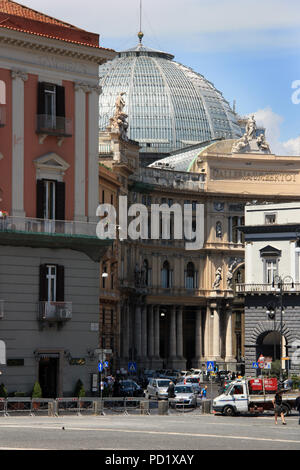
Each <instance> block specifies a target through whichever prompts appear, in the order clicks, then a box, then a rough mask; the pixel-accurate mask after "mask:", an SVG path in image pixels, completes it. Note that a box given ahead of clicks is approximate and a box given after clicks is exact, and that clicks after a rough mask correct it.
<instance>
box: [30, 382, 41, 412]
mask: <svg viewBox="0 0 300 470" xmlns="http://www.w3.org/2000/svg"><path fill="white" fill-rule="evenodd" d="M42 396H43V393H42V389H41V386H40V384H39V382H35V384H34V386H33V390H32V395H31V397H32V398H33V399H34V398H42ZM32 406H33V409H34V410H37V409H38V408H39V407H40V403H39V402H35V401H34V400H33V402H32Z"/></svg>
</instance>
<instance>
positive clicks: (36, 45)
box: [0, 29, 115, 65]
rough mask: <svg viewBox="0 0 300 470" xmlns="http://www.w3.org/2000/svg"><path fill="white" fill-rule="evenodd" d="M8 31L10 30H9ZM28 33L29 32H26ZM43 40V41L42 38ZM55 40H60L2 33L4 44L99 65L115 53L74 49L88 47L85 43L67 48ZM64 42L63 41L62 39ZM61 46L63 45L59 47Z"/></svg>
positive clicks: (1, 41) (1, 39) (0, 40)
mask: <svg viewBox="0 0 300 470" xmlns="http://www.w3.org/2000/svg"><path fill="white" fill-rule="evenodd" d="M2 32H4V31H3V30H1V29H0V33H2ZM7 32H8V31H7ZM11 32H12V33H15V34H16V33H19V34H20V35H21V34H22V35H24V34H26V33H22V32H20V31H11ZM26 35H27V34H26ZM28 35H29V33H28ZM30 39H32V40H30ZM41 39H42V40H43V41H42V40H41ZM45 40H46V41H51V43H52V44H51V45H50V43H49V44H45V42H44V41H45ZM53 41H55V42H56V43H57V42H59V40H58V39H49V38H46V37H43V38H30V37H26V40H25V38H24V37H23V38H20V39H19V38H16V37H12V36H4V35H3V36H2V35H0V43H4V44H9V45H12V46H19V47H21V48H22V49H32V50H36V51H40V52H42V53H43V54H45V53H51V54H57V55H60V56H68V57H72V58H76V59H81V60H85V61H90V62H94V63H97V64H99V65H101V64H103V63H104V62H106V61H107V60H109V59H112V58H113V57H114V56H115V54H114V55H112V53H111V52H110V51H107V50H103V49H99V50H98V49H96V50H95V54H90V53H89V51H86V52H83V51H82V52H81V51H79V50H74V49H73V47H74V46H75V47H80V48H84V47H85V48H86V49H88V47H87V46H83V45H81V44H80V45H77V44H70V45H69V47H68V48H67V47H66V44H64V43H62V44H57V45H55V46H54V45H53ZM61 42H63V41H61ZM59 46H61V47H59ZM97 52H101V53H102V56H99V55H98V54H97Z"/></svg>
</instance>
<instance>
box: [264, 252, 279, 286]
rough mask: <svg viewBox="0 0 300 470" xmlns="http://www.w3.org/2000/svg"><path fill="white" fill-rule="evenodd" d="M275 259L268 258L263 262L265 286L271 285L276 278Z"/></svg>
mask: <svg viewBox="0 0 300 470" xmlns="http://www.w3.org/2000/svg"><path fill="white" fill-rule="evenodd" d="M277 271H278V268H277V258H269V259H266V260H265V273H264V276H265V284H272V282H273V281H274V278H275V276H277V274H278V273H277Z"/></svg>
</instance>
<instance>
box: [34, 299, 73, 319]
mask: <svg viewBox="0 0 300 470" xmlns="http://www.w3.org/2000/svg"><path fill="white" fill-rule="evenodd" d="M38 319H39V320H41V321H49V322H53V321H54V322H64V321H67V320H71V319H72V302H49V301H46V302H40V303H39V314H38Z"/></svg>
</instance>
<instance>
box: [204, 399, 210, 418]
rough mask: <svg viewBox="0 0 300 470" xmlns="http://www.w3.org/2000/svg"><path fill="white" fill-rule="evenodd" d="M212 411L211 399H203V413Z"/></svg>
mask: <svg viewBox="0 0 300 470" xmlns="http://www.w3.org/2000/svg"><path fill="white" fill-rule="evenodd" d="M210 413H211V400H203V401H202V414H204V415H205V414H206V415H208V414H210Z"/></svg>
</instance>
